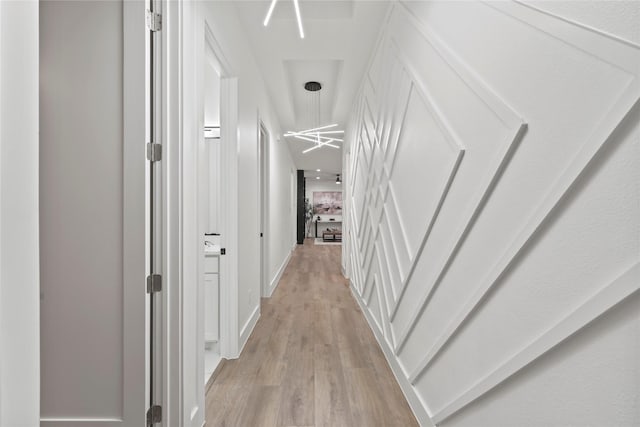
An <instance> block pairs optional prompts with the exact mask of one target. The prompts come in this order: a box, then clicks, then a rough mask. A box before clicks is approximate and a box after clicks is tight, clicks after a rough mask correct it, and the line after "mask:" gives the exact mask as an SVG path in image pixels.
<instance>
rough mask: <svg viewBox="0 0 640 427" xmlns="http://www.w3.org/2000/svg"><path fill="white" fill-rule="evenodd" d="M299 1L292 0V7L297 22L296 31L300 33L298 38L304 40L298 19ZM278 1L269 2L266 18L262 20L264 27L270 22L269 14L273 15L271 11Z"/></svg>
mask: <svg viewBox="0 0 640 427" xmlns="http://www.w3.org/2000/svg"><path fill="white" fill-rule="evenodd" d="M298 1H299V0H293V7H294V8H295V10H296V20H297V21H298V31H300V38H301V39H303V38H304V30H303V29H302V18H301V17H300V5H299V4H298ZM277 2H278V0H271V4H270V5H269V10H268V11H267V16H266V17H265V18H264V22H263V24H264V26H265V27H266V26H267V25H269V21H270V20H271V14H272V13H273V9H274V8H275V7H276V3H277Z"/></svg>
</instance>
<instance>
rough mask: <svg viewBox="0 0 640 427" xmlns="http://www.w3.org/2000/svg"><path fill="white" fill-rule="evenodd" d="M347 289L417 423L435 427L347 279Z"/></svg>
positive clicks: (366, 308)
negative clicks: (365, 321) (358, 307)
mask: <svg viewBox="0 0 640 427" xmlns="http://www.w3.org/2000/svg"><path fill="white" fill-rule="evenodd" d="M349 289H350V290H351V295H352V296H353V298H354V299H355V300H356V301H357V303H358V305H359V306H360V310H361V311H362V313H364V317H365V319H367V323H368V324H369V329H371V330H372V331H373V335H374V336H375V337H376V340H377V341H378V345H379V346H380V348H381V349H382V352H383V353H384V357H385V358H386V359H387V363H388V364H389V367H390V368H391V371H392V372H393V375H394V376H395V377H396V381H397V382H398V384H399V385H400V389H401V390H402V393H403V394H404V397H405V399H407V403H409V407H410V408H411V411H412V412H413V415H414V416H415V417H416V420H418V423H419V424H420V425H421V426H424V427H435V424H433V422H432V421H431V418H430V417H429V414H428V413H427V410H426V409H425V407H424V405H423V404H422V401H421V400H420V397H419V396H418V394H417V393H416V391H415V389H414V387H413V385H411V383H410V382H409V380H408V379H407V377H406V376H405V374H404V372H403V370H402V367H401V366H400V362H398V359H397V358H396V355H395V353H394V352H393V349H392V348H391V347H389V345H388V344H387V341H386V340H385V339H384V337H383V336H382V335H381V334H380V331H379V330H378V328H377V327H376V326H375V324H376V323H375V321H374V320H373V317H372V316H371V313H370V312H369V308H368V307H367V306H366V305H364V304H363V302H362V300H361V299H360V298H359V297H358V293H357V292H356V290H355V288H354V287H353V283H352V282H351V281H349Z"/></svg>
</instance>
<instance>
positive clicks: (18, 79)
mask: <svg viewBox="0 0 640 427" xmlns="http://www.w3.org/2000/svg"><path fill="white" fill-rule="evenodd" d="M38 36H39V31H38V2H36V1H22V2H7V1H3V2H0V94H1V96H0V426H3V427H4V426H11V427H32V426H36V425H38V420H39V418H40V417H39V415H40V340H39V338H40V313H39V311H40V271H39V251H40V247H39V237H38V234H39V224H38V220H39V213H38V204H39V202H38V188H39V184H38V175H39V172H38V150H39V146H38V130H39V126H38V116H39V113H38V62H39V60H38V48H39V41H38Z"/></svg>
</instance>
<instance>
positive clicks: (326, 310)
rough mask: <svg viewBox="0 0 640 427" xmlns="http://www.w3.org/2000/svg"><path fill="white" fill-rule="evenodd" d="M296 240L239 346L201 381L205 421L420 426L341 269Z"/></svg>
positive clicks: (336, 254)
mask: <svg viewBox="0 0 640 427" xmlns="http://www.w3.org/2000/svg"><path fill="white" fill-rule="evenodd" d="M340 255H341V247H339V246H328V245H327V246H320V245H314V244H313V242H312V240H309V239H307V240H306V242H305V244H304V245H302V246H298V248H297V249H296V250H295V251H294V253H293V255H292V258H291V261H290V262H289V265H288V267H287V269H286V271H285V273H284V275H283V276H282V279H281V282H280V284H279V286H278V288H277V289H276V291H275V293H274V295H273V297H272V298H271V299H263V300H262V307H261V309H262V314H261V317H260V320H259V321H258V324H257V325H256V327H255V330H254V331H253V334H252V335H251V337H250V338H249V341H248V342H247V344H246V347H245V349H244V351H243V352H242V355H241V357H240V358H239V359H237V360H232V361H227V362H226V363H225V364H224V365H223V367H222V368H221V370H220V372H219V374H218V375H217V377H216V378H215V380H214V382H213V384H210V387H209V388H208V390H207V396H206V405H207V409H206V423H207V426H209V427H211V426H252V427H253V426H354V427H355V426H363V427H364V426H367V427H369V426H403V427H404V426H412V425H417V423H416V421H415V418H414V417H413V415H412V413H411V410H410V409H409V406H408V405H407V403H406V401H405V398H404V396H403V395H402V392H401V390H400V388H399V386H398V384H397V383H396V381H395V379H394V377H393V373H392V372H391V369H390V368H389V366H388V365H387V362H386V360H385V358H384V355H383V353H382V351H381V350H380V348H379V346H378V344H377V342H376V340H375V337H374V336H373V333H372V332H371V330H370V329H369V326H368V325H367V323H366V320H365V318H364V316H363V315H362V313H361V311H360V309H359V308H358V306H357V304H356V302H355V300H354V299H353V297H352V295H351V292H350V291H349V288H348V284H347V281H346V280H345V279H344V278H343V276H342V274H341V272H340Z"/></svg>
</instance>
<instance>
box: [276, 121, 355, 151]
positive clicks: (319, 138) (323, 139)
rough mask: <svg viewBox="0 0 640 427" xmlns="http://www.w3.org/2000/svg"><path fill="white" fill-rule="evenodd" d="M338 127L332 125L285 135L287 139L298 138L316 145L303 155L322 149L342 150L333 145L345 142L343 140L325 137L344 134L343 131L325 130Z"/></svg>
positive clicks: (290, 132) (335, 124)
mask: <svg viewBox="0 0 640 427" xmlns="http://www.w3.org/2000/svg"><path fill="white" fill-rule="evenodd" d="M336 126H338V124H337V123H334V124H332V125H326V126H320V127H316V128H312V129H306V130H301V131H298V132H293V131H288V132H287V133H285V134H284V136H285V137H290V138H297V139H300V140H302V141H307V142H312V143H314V144H315V145H314V146H313V147H310V148H307V149H306V150H304V151H303V152H302V153H303V154H306V153H308V152H310V151H313V150H317V149H318V148H321V147H325V146H326V147H331V148H340V146H338V145H335V144H332V143H333V142H343V141H344V140H343V139H341V138H336V137H334V136H325V135H336V134H343V133H344V131H343V130H325V129H332V128H335V127H336Z"/></svg>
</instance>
